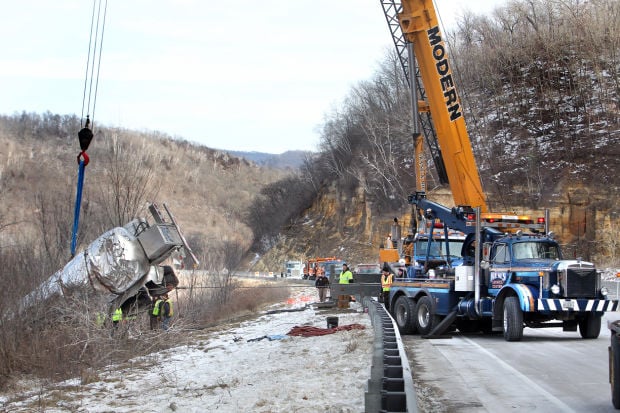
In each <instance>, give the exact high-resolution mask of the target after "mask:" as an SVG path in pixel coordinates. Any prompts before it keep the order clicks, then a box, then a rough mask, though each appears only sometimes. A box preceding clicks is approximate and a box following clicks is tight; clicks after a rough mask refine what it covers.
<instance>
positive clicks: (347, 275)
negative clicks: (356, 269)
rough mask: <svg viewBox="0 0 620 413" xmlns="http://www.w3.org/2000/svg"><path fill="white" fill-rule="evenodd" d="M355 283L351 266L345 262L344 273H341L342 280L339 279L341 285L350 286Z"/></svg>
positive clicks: (343, 265)
mask: <svg viewBox="0 0 620 413" xmlns="http://www.w3.org/2000/svg"><path fill="white" fill-rule="evenodd" d="M352 282H353V274H352V273H351V271H350V270H349V266H348V265H347V263H346V262H345V263H344V264H342V272H341V273H340V278H339V279H338V283H339V284H349V283H352Z"/></svg>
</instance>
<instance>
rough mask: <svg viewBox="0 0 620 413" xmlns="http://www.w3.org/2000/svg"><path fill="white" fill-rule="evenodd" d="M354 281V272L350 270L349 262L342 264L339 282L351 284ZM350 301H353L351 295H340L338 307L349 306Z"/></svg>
mask: <svg viewBox="0 0 620 413" xmlns="http://www.w3.org/2000/svg"><path fill="white" fill-rule="evenodd" d="M352 282H353V274H352V273H351V271H350V270H349V266H348V265H347V263H346V262H345V263H343V264H342V272H341V273H340V277H339V278H338V284H349V283H352ZM349 301H351V296H350V295H342V294H339V295H338V308H347V307H348V306H349Z"/></svg>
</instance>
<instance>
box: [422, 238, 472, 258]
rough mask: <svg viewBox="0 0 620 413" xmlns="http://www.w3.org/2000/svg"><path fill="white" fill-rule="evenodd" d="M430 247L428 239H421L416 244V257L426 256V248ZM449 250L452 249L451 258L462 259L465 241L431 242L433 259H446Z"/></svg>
mask: <svg viewBox="0 0 620 413" xmlns="http://www.w3.org/2000/svg"><path fill="white" fill-rule="evenodd" d="M427 247H428V239H419V240H418V241H417V242H416V255H417V256H424V255H426V248H427ZM447 248H450V256H451V257H461V249H462V248H463V240H448V242H447V243H446V241H445V240H443V239H442V240H433V241H432V242H431V251H430V254H429V255H430V256H431V257H445V256H446V255H447V254H448V252H447Z"/></svg>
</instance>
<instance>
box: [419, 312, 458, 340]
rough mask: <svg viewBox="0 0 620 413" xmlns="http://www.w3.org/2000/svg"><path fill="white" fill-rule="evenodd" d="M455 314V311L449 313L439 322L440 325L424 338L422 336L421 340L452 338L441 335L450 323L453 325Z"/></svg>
mask: <svg viewBox="0 0 620 413" xmlns="http://www.w3.org/2000/svg"><path fill="white" fill-rule="evenodd" d="M456 314H457V310H453V311H452V312H450V313H449V314H448V315H447V316H446V317H445V318H444V319H443V320H441V323H439V324H437V325H436V326H435V328H434V329H433V331H431V332H430V333H429V334H427V335H425V336H422V338H452V336H451V335H444V334H443V333H445V332H446V330H447V329H448V328H449V327H450V326H451V325H452V323H454V320H456Z"/></svg>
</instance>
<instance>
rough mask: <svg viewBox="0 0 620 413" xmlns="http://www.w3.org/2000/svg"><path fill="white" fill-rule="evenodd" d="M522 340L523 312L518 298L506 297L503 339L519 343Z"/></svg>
mask: <svg viewBox="0 0 620 413" xmlns="http://www.w3.org/2000/svg"><path fill="white" fill-rule="evenodd" d="M522 338H523V311H521V306H520V305H519V297H516V296H512V297H506V300H504V339H505V340H506V341H520V340H521V339H522Z"/></svg>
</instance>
